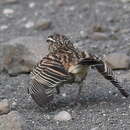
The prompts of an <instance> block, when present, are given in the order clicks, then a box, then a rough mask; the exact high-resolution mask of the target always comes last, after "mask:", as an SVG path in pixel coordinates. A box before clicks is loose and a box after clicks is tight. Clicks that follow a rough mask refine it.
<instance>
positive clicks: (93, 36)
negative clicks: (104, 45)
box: [89, 32, 108, 40]
mask: <svg viewBox="0 0 130 130" xmlns="http://www.w3.org/2000/svg"><path fill="white" fill-rule="evenodd" d="M89 37H90V38H91V39H93V40H107V39H108V36H107V35H106V34H105V33H101V32H93V33H91V34H89Z"/></svg>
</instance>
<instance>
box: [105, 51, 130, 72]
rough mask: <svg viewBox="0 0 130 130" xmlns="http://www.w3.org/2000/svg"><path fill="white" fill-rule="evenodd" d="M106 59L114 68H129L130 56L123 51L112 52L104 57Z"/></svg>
mask: <svg viewBox="0 0 130 130" xmlns="http://www.w3.org/2000/svg"><path fill="white" fill-rule="evenodd" d="M104 60H105V61H106V62H107V63H108V64H109V65H110V66H111V67H112V69H128V68H129V66H130V57H129V56H127V55H126V54H123V53H112V54H109V55H107V56H105V57H104Z"/></svg>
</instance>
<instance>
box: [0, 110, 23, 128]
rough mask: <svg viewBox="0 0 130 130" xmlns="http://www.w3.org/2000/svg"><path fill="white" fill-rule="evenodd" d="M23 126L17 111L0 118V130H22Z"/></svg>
mask: <svg viewBox="0 0 130 130" xmlns="http://www.w3.org/2000/svg"><path fill="white" fill-rule="evenodd" d="M24 125H25V123H24V121H23V120H22V118H21V116H20V114H19V113H18V112H17V111H12V112H10V113H9V114H6V115H2V116H0V130H23V126H24Z"/></svg>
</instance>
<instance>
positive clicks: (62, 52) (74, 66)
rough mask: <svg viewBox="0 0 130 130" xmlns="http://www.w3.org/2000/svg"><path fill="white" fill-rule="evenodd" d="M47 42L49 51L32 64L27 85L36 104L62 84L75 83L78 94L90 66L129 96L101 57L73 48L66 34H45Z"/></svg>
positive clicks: (46, 101) (41, 103)
mask: <svg viewBox="0 0 130 130" xmlns="http://www.w3.org/2000/svg"><path fill="white" fill-rule="evenodd" d="M47 43H48V50H49V53H48V54H47V55H46V56H45V57H43V58H42V59H41V61H40V62H39V63H38V64H37V65H36V66H35V67H34V68H33V71H32V72H31V83H32V85H31V86H29V88H28V92H29V94H30V95H31V97H32V98H33V99H34V101H35V102H36V103H37V104H38V105H39V106H41V107H43V106H45V105H47V104H49V103H51V102H52V101H53V98H54V95H55V92H57V94H59V93H60V88H61V87H63V86H64V85H65V84H73V83H77V84H78V85H79V90H78V96H80V93H81V90H82V87H83V86H84V85H83V81H84V80H85V79H86V77H87V73H88V70H89V69H90V67H94V68H96V69H97V71H98V72H99V73H101V74H102V76H103V77H104V78H105V79H107V80H109V81H110V82H111V83H112V84H113V85H114V86H115V87H116V88H117V89H118V90H119V91H120V92H121V94H122V95H123V96H125V97H128V93H127V92H126V91H125V90H124V88H123V87H122V86H121V85H120V82H119V81H118V80H117V77H116V75H115V74H114V72H113V71H112V69H111V67H110V66H109V65H108V64H107V63H106V62H105V61H104V60H103V59H102V58H100V57H98V56H95V55H92V54H90V53H86V52H85V51H82V50H80V49H78V48H76V47H75V46H74V43H73V42H72V41H71V40H70V39H69V38H67V37H66V36H65V35H61V34H53V35H51V36H48V39H47Z"/></svg>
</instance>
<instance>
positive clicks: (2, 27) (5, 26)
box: [0, 25, 8, 31]
mask: <svg viewBox="0 0 130 130" xmlns="http://www.w3.org/2000/svg"><path fill="white" fill-rule="evenodd" d="M7 28H8V26H7V25H2V26H0V30H1V31H3V30H6V29H7Z"/></svg>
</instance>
